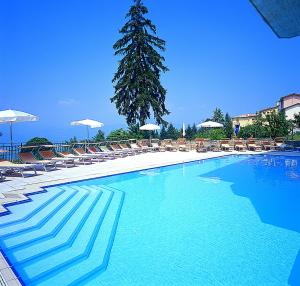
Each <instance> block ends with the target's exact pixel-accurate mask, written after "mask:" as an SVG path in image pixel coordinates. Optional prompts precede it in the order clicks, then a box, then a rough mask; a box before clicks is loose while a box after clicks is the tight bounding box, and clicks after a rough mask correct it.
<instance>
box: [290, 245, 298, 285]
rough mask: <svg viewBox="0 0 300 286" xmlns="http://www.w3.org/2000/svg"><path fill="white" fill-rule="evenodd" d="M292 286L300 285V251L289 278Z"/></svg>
mask: <svg viewBox="0 0 300 286" xmlns="http://www.w3.org/2000/svg"><path fill="white" fill-rule="evenodd" d="M289 285H290V286H299V285H300V250H299V252H298V255H297V257H296V260H295V263H294V266H293V269H292V271H291V274H290V277H289Z"/></svg>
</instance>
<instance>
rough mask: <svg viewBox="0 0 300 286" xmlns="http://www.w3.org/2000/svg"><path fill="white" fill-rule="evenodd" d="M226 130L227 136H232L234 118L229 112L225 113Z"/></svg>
mask: <svg viewBox="0 0 300 286" xmlns="http://www.w3.org/2000/svg"><path fill="white" fill-rule="evenodd" d="M224 130H225V133H226V136H227V138H231V137H232V134H233V131H234V130H233V126H232V120H231V117H230V116H229V114H228V113H226V115H225V122H224Z"/></svg>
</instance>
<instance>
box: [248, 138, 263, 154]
mask: <svg viewBox="0 0 300 286" xmlns="http://www.w3.org/2000/svg"><path fill="white" fill-rule="evenodd" d="M247 147H248V150H250V151H261V150H262V148H261V146H260V145H257V144H256V140H255V139H251V138H250V139H248V141H247Z"/></svg>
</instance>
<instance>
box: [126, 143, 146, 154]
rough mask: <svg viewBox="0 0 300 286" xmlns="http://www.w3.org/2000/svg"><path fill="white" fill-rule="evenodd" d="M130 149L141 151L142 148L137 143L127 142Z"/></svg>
mask: <svg viewBox="0 0 300 286" xmlns="http://www.w3.org/2000/svg"><path fill="white" fill-rule="evenodd" d="M129 145H130V147H131V149H132V150H134V151H135V152H136V153H143V149H142V148H141V147H140V146H138V145H137V143H129Z"/></svg>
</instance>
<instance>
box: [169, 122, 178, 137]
mask: <svg viewBox="0 0 300 286" xmlns="http://www.w3.org/2000/svg"><path fill="white" fill-rule="evenodd" d="M179 137H180V131H179V130H177V129H176V128H175V127H174V125H173V124H172V123H170V124H169V125H168V128H167V139H172V140H177V139H178V138H179Z"/></svg>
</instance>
